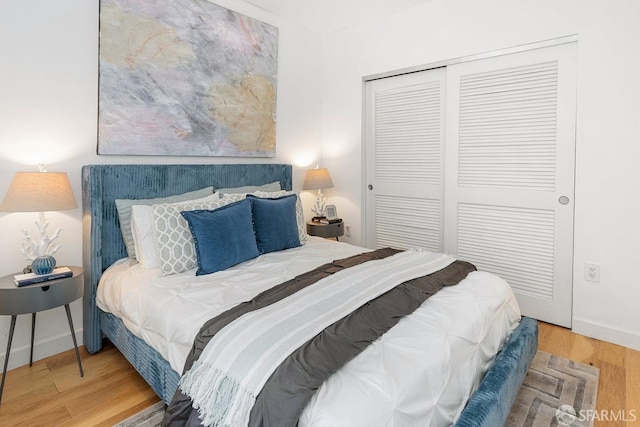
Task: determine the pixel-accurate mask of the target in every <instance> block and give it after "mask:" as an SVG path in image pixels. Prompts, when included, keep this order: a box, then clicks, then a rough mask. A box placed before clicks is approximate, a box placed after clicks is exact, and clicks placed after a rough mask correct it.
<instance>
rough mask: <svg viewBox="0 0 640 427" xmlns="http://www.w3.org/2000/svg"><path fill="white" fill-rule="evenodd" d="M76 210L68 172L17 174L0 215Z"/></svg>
mask: <svg viewBox="0 0 640 427" xmlns="http://www.w3.org/2000/svg"><path fill="white" fill-rule="evenodd" d="M77 207H78V203H77V202H76V198H75V196H74V195H73V190H72V189H71V184H70V183H69V178H68V177H67V174H66V173H65V172H16V175H15V176H14V177H13V181H12V182H11V185H10V186H9V190H8V191H7V194H6V195H5V196H4V200H3V201H2V204H0V211H1V212H45V211H63V210H68V209H75V208H77Z"/></svg>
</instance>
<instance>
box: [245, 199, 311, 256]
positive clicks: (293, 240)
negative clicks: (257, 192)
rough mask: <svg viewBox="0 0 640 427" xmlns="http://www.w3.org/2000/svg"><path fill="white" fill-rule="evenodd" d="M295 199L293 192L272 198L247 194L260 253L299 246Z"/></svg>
mask: <svg viewBox="0 0 640 427" xmlns="http://www.w3.org/2000/svg"><path fill="white" fill-rule="evenodd" d="M297 199H298V196H296V195H295V194H290V195H287V196H282V197H277V198H273V199H267V198H261V197H255V196H253V195H251V194H249V195H247V200H251V212H252V214H253V228H254V231H255V235H256V242H257V243H258V250H260V253H261V254H266V253H269V252H275V251H281V250H283V249H289V248H295V247H298V246H300V237H299V235H298V223H297V221H296V200H297Z"/></svg>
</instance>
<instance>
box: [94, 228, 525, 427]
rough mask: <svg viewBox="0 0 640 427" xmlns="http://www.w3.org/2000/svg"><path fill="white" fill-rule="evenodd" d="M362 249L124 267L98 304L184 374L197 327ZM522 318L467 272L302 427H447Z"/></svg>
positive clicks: (308, 249)
mask: <svg viewBox="0 0 640 427" xmlns="http://www.w3.org/2000/svg"><path fill="white" fill-rule="evenodd" d="M363 251H365V249H362V248H359V247H356V246H352V245H348V244H345V243H338V242H331V241H327V240H324V239H320V238H315V237H309V240H308V242H307V244H306V245H304V246H301V247H299V248H295V249H289V250H286V251H281V252H275V253H270V254H266V255H262V256H260V257H258V258H256V259H253V260H251V261H248V262H245V263H242V264H240V265H237V266H234V267H232V268H230V269H228V270H225V271H223V272H218V273H215V274H212V275H207V276H198V277H196V276H195V274H194V272H195V271H189V272H185V273H181V274H177V275H173V276H167V277H160V270H159V269H156V270H145V269H143V268H142V267H141V266H140V265H139V264H136V265H133V266H130V265H129V262H128V260H120V261H118V262H117V263H115V264H114V265H113V266H111V267H110V268H109V269H108V270H107V271H106V272H105V273H104V274H103V276H102V279H101V282H100V285H99V287H98V296H97V305H98V307H100V308H101V309H102V310H104V311H107V312H110V313H113V314H114V315H115V316H117V317H119V318H120V319H122V320H123V322H124V323H125V325H126V327H127V328H128V329H129V330H130V331H131V332H133V333H134V334H135V335H136V336H138V337H139V338H141V339H143V340H144V341H145V342H147V343H148V344H149V345H150V346H151V347H153V348H154V349H156V350H157V351H158V352H159V353H160V354H161V355H162V356H163V357H164V358H165V359H166V360H168V361H169V363H170V364H171V367H172V368H173V369H174V370H175V371H176V372H182V368H183V365H184V362H185V360H186V358H187V354H188V352H189V351H190V349H191V344H192V342H193V339H194V337H195V336H196V334H197V332H198V330H199V329H200V327H201V325H202V324H203V323H204V322H206V321H207V320H208V319H210V318H212V317H214V316H216V315H218V314H220V313H222V312H224V311H225V310H227V309H229V308H231V307H233V306H235V305H236V304H238V303H240V302H243V301H247V300H250V299H251V298H252V297H254V296H255V295H257V294H258V293H260V292H262V291H264V290H266V289H268V288H270V287H272V286H275V285H277V284H279V283H281V282H283V281H285V280H288V279H290V278H292V277H294V276H296V275H298V274H301V273H304V272H306V271H308V270H311V269H312V268H314V267H316V266H318V265H321V264H324V263H326V262H331V261H332V260H334V259H339V258H344V257H347V256H350V255H355V254H358V253H361V252H363ZM519 319H520V312H519V309H518V305H517V302H516V300H515V297H514V296H513V293H512V292H511V289H510V288H509V286H508V285H507V284H506V282H504V281H503V280H502V279H500V278H498V277H496V276H494V275H491V274H488V273H483V272H474V273H471V274H470V275H469V276H468V277H467V278H466V279H465V280H463V281H462V282H461V283H460V284H458V285H456V286H452V287H448V288H445V289H443V290H442V291H440V292H439V293H437V294H436V295H434V296H433V297H431V298H430V299H428V300H427V301H426V302H425V303H424V304H423V305H422V306H421V307H420V308H419V309H418V310H416V311H415V312H414V313H413V314H412V315H411V316H408V317H406V318H404V319H402V320H401V321H400V322H399V323H398V325H396V326H395V327H394V328H393V329H392V330H390V331H389V332H387V333H386V334H385V335H384V336H383V337H382V338H381V339H379V340H378V341H376V342H375V343H374V344H372V345H371V346H370V347H369V348H367V349H366V350H365V351H364V352H362V353H361V354H360V355H359V356H357V357H356V358H355V359H353V360H352V361H351V362H349V363H348V364H347V365H345V366H344V367H343V368H342V369H341V370H340V371H338V372H337V373H336V374H334V375H333V376H332V377H331V378H329V380H328V381H326V382H325V384H324V385H323V386H322V387H321V388H320V389H319V390H318V392H317V393H316V394H315V395H314V397H313V399H312V401H311V402H310V403H309V405H308V406H307V408H306V409H305V411H304V412H303V414H302V416H301V418H300V425H301V426H311V425H313V426H332V427H333V426H403V427H404V426H413V425H416V426H418V425H419V426H444V425H451V424H452V423H453V422H454V420H455V419H456V418H457V416H458V415H459V413H460V411H461V410H462V408H463V407H464V403H465V402H466V401H467V399H468V398H469V396H470V395H471V393H472V392H473V391H474V390H475V388H476V387H477V385H478V384H479V382H480V380H481V377H482V374H483V372H484V371H485V370H486V368H487V367H488V365H489V364H490V363H491V361H492V360H493V356H494V355H495V353H496V352H497V350H498V349H499V348H500V346H501V345H502V344H503V343H504V341H505V340H506V338H507V337H508V336H509V334H510V333H511V331H512V330H513V328H515V326H517V322H518V321H519Z"/></svg>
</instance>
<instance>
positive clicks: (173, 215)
mask: <svg viewBox="0 0 640 427" xmlns="http://www.w3.org/2000/svg"><path fill="white" fill-rule="evenodd" d="M229 203H232V200H231V199H225V198H222V199H220V200H210V201H205V202H183V203H172V204H164V205H153V206H152V207H151V209H152V212H153V227H154V231H155V237H156V242H157V248H158V257H159V263H160V269H161V270H162V273H161V274H162V276H168V275H170V274H176V273H181V272H183V271H187V270H191V269H192V268H196V267H197V266H198V257H197V254H196V248H195V244H194V242H193V237H192V236H191V230H189V224H188V223H187V221H186V220H185V219H184V217H183V216H182V215H180V212H182V211H193V210H198V209H209V210H212V209H217V208H219V207H221V206H225V205H228V204H229Z"/></svg>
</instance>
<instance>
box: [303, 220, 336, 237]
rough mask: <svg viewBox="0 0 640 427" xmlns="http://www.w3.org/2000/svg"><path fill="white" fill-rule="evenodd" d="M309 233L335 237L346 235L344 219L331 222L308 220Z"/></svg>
mask: <svg viewBox="0 0 640 427" xmlns="http://www.w3.org/2000/svg"><path fill="white" fill-rule="evenodd" d="M307 234H309V235H310V236H318V237H324V238H325V239H327V238H335V239H336V240H338V237H340V236H343V235H344V226H343V224H342V220H339V221H338V222H333V223H331V224H323V223H321V222H315V221H307Z"/></svg>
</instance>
